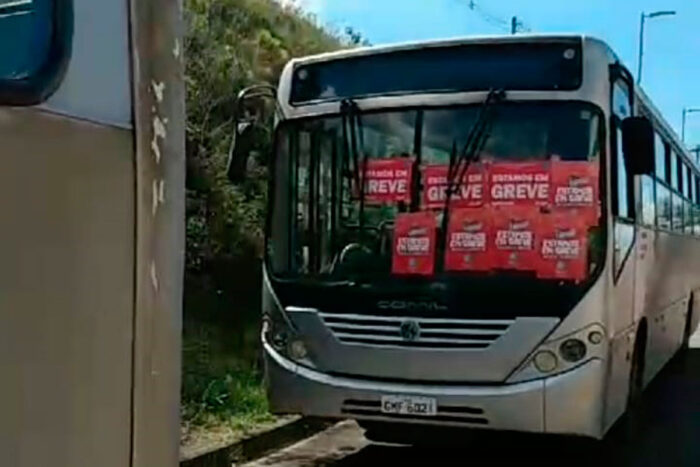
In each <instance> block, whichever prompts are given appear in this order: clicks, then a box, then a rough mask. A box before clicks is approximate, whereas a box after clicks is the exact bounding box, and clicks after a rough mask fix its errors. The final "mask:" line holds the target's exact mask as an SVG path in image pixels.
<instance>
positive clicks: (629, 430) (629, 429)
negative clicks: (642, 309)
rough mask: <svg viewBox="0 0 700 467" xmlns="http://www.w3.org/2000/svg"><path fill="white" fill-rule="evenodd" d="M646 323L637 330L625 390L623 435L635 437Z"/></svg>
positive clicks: (640, 414) (640, 406)
mask: <svg viewBox="0 0 700 467" xmlns="http://www.w3.org/2000/svg"><path fill="white" fill-rule="evenodd" d="M646 334H647V333H646V323H645V322H642V323H641V324H640V325H639V329H638V330H637V337H636V338H635V340H634V351H633V353H632V365H631V368H630V375H629V390H628V392H627V411H626V413H625V423H624V426H625V437H626V438H627V439H629V440H632V439H634V438H635V435H636V433H637V428H638V427H639V426H640V425H641V423H640V420H641V418H642V406H643V405H642V392H643V389H644V363H645V362H644V360H645V353H646V352H645V351H646V341H647V335H646Z"/></svg>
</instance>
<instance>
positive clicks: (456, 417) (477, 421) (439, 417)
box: [341, 399, 489, 425]
mask: <svg viewBox="0 0 700 467" xmlns="http://www.w3.org/2000/svg"><path fill="white" fill-rule="evenodd" d="M341 412H342V413H343V414H344V415H348V416H349V417H352V416H356V417H365V418H374V419H394V420H412V421H422V422H442V423H449V424H460V425H462V424H464V425H488V424H489V420H488V419H487V418H486V416H485V415H484V411H483V409H480V408H476V407H467V406H448V405H438V407H437V414H436V415H434V416H431V417H425V416H417V415H403V414H402V415H399V414H388V413H384V412H382V410H381V402H380V401H378V400H355V399H347V400H345V401H343V406H342V408H341Z"/></svg>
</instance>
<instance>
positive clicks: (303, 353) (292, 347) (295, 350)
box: [289, 339, 309, 360]
mask: <svg viewBox="0 0 700 467" xmlns="http://www.w3.org/2000/svg"><path fill="white" fill-rule="evenodd" d="M308 355H309V352H308V350H306V345H305V344H304V342H303V341H301V340H299V339H295V340H293V341H291V342H290V343H289V356H290V357H291V358H293V359H294V360H303V359H305V358H306V357H307V356H308Z"/></svg>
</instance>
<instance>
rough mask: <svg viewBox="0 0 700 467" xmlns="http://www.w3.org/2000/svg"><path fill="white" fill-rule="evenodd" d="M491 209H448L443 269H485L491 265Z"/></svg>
mask: <svg viewBox="0 0 700 467" xmlns="http://www.w3.org/2000/svg"><path fill="white" fill-rule="evenodd" d="M491 230H492V229H491V209H490V208H488V207H486V206H484V207H483V208H481V209H455V210H452V211H450V223H449V226H448V228H447V249H446V251H445V270H447V271H488V270H490V269H492V268H493V267H494V261H493V259H494V258H493V254H492V253H493V248H491V249H489V239H490V238H491Z"/></svg>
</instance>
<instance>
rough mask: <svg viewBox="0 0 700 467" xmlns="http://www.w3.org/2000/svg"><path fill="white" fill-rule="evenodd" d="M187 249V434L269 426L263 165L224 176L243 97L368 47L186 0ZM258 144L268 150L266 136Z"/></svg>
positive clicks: (257, 9)
mask: <svg viewBox="0 0 700 467" xmlns="http://www.w3.org/2000/svg"><path fill="white" fill-rule="evenodd" d="M185 7H186V8H185V20H186V27H187V33H186V40H185V53H186V77H185V79H186V86H187V114H188V116H187V135H186V142H187V220H186V222H187V224H186V227H187V249H186V255H187V257H186V259H187V263H186V282H185V302H184V305H185V320H184V333H183V387H182V401H183V406H182V415H183V421H184V424H185V426H186V427H188V426H189V427H191V426H202V425H205V426H208V425H210V424H221V423H223V424H226V425H229V426H233V427H237V426H245V425H250V424H256V423H259V422H261V421H265V420H269V419H270V415H269V413H268V410H267V400H266V398H265V394H264V390H263V387H262V384H261V383H262V382H261V376H260V372H259V368H258V361H257V357H258V355H259V352H258V351H259V348H258V339H259V338H258V336H259V311H258V310H259V297H260V275H261V274H260V261H259V258H260V256H261V253H262V240H263V219H264V214H265V203H266V175H267V170H266V167H265V161H264V158H262V157H259V158H258V159H257V160H256V161H253V162H255V164H254V167H253V168H252V170H250V171H249V173H248V177H247V178H246V180H245V181H244V182H243V183H241V184H237V185H232V184H231V183H230V182H229V181H228V179H227V178H226V165H227V153H228V149H229V145H230V141H231V140H230V138H231V133H232V131H233V121H232V115H233V109H234V103H235V99H236V96H237V94H238V92H239V91H240V90H241V89H242V88H244V87H246V86H250V85H252V84H261V83H267V84H271V85H277V81H278V78H279V74H280V73H281V71H282V69H283V67H284V65H285V64H286V62H287V61H288V60H289V59H291V58H293V57H297V56H303V55H309V54H315V53H320V52H325V51H329V50H333V49H337V48H340V47H345V46H352V45H354V44H357V43H359V42H362V40H363V39H362V38H361V36H359V35H358V33H356V32H354V31H353V32H352V34H350V32H346V33H345V34H346V35H347V36H341V35H340V34H336V33H332V32H329V31H327V30H324V29H323V28H321V27H319V26H318V25H317V24H316V21H315V19H314V18H313V17H312V16H310V15H308V14H305V13H304V12H302V11H301V10H300V9H299V8H298V7H295V6H294V5H289V4H286V3H285V6H283V5H281V4H280V3H277V2H275V1H273V0H185ZM259 138H260V139H261V141H258V142H257V144H256V147H259V148H262V150H261V153H264V148H266V147H269V144H270V139H271V135H270V133H269V132H264V133H262V134H260V135H259Z"/></svg>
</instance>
